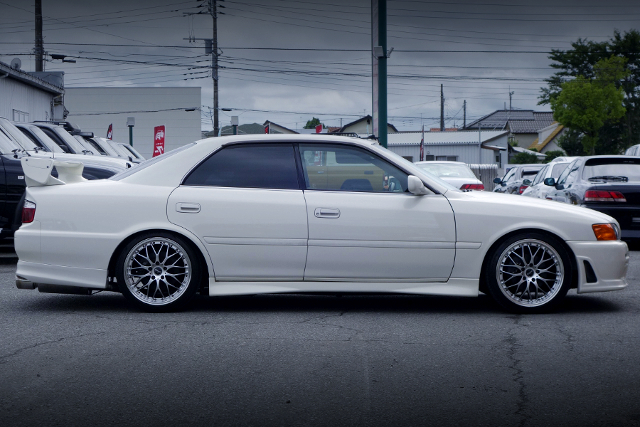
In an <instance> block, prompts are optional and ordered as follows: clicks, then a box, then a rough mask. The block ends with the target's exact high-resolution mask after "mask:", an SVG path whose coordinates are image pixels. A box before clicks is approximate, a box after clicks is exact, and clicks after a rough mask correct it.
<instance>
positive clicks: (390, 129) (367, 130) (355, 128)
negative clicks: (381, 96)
mask: <svg viewBox="0 0 640 427" xmlns="http://www.w3.org/2000/svg"><path fill="white" fill-rule="evenodd" d="M372 123H373V119H372V118H371V116H370V115H367V116H364V117H360V118H359V119H358V120H354V121H353V122H351V123H347V124H346V125H344V126H342V127H341V128H338V130H336V131H335V132H332V133H357V134H358V135H361V136H367V135H371V134H373V125H372ZM397 132H398V129H396V127H395V126H394V125H392V124H391V123H387V134H392V133H397Z"/></svg>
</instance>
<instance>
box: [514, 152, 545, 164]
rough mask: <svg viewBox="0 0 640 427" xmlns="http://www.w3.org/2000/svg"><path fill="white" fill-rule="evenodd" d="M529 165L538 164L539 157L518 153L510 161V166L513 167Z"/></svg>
mask: <svg viewBox="0 0 640 427" xmlns="http://www.w3.org/2000/svg"><path fill="white" fill-rule="evenodd" d="M528 163H538V156H536V155H535V154H533V153H527V152H526V151H525V152H522V153H518V154H516V155H515V156H513V157H512V158H510V159H509V164H512V165H526V164H528Z"/></svg>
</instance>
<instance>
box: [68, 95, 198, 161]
mask: <svg viewBox="0 0 640 427" xmlns="http://www.w3.org/2000/svg"><path fill="white" fill-rule="evenodd" d="M200 104H201V95H200V88H199V87H108V88H107V87H77V88H67V89H66V95H65V106H66V107H67V109H68V110H69V115H68V120H69V121H70V122H72V123H74V124H76V125H78V126H79V127H80V128H81V129H82V130H83V131H88V132H93V133H94V134H95V135H96V136H101V137H105V136H106V135H107V129H108V128H109V125H110V124H113V140H114V141H118V142H124V143H128V142H129V128H128V127H127V118H128V117H133V118H134V119H135V126H134V127H133V146H134V147H135V148H136V149H137V150H138V151H139V152H140V153H141V154H142V155H143V156H145V157H146V158H150V157H152V155H153V142H154V139H153V137H154V132H153V128H154V127H155V126H161V125H164V126H165V152H167V151H171V150H173V149H175V148H178V147H181V146H183V145H186V144H189V143H191V142H193V141H197V140H198V139H201V137H202V134H201V131H200V129H201V120H200V107H199V106H200Z"/></svg>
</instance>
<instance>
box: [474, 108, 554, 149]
mask: <svg viewBox="0 0 640 427" xmlns="http://www.w3.org/2000/svg"><path fill="white" fill-rule="evenodd" d="M552 123H553V113H552V112H551V111H533V110H497V111H494V112H493V113H491V114H487V115H486V116H484V117H482V118H480V119H478V120H476V121H474V122H471V123H469V124H468V125H467V126H465V128H464V129H465V130H479V129H480V130H506V131H508V132H509V143H510V144H512V145H517V146H518V147H522V148H529V147H530V146H531V144H533V142H534V141H535V140H537V139H538V131H540V130H541V129H544V128H546V127H548V126H550V125H551V124H552Z"/></svg>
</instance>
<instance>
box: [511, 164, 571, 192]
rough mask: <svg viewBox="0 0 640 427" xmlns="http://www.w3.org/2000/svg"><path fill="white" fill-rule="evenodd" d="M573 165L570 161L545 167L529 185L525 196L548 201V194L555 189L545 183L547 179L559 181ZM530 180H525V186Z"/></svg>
mask: <svg viewBox="0 0 640 427" xmlns="http://www.w3.org/2000/svg"><path fill="white" fill-rule="evenodd" d="M554 160H555V159H554ZM569 163H571V162H570V161H554V162H550V163H548V164H547V165H545V166H544V167H543V168H542V169H540V171H539V172H538V173H537V174H536V176H535V178H533V181H531V182H530V183H529V186H528V187H527V188H526V189H525V190H524V191H523V192H522V195H523V196H526V197H535V198H537V199H546V198H547V194H548V193H549V192H550V191H551V190H552V189H553V187H549V186H548V185H546V184H545V183H544V180H545V179H546V178H553V179H558V177H560V174H561V173H562V172H563V171H564V170H565V168H566V167H567V166H568V165H569ZM527 183H528V180H524V181H523V184H525V185H526V184H527Z"/></svg>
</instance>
